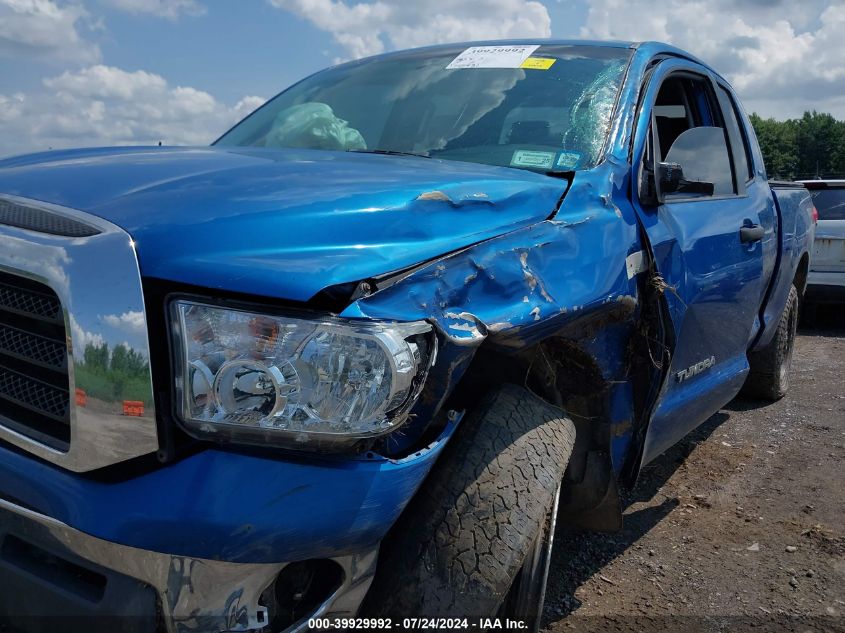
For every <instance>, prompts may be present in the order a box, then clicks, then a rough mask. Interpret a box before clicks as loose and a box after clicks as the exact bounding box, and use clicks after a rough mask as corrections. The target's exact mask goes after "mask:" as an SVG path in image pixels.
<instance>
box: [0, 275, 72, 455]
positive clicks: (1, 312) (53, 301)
mask: <svg viewBox="0 0 845 633" xmlns="http://www.w3.org/2000/svg"><path fill="white" fill-rule="evenodd" d="M0 424H2V425H4V426H6V427H8V428H10V429H12V430H14V431H16V432H18V433H21V434H22V435H26V436H28V437H30V438H32V439H34V440H36V441H39V442H41V443H43V444H47V445H48V446H51V447H53V448H56V449H58V450H67V448H68V445H69V443H70V387H69V380H68V358H67V334H66V332H65V325H64V318H63V314H62V306H61V303H60V301H59V298H58V297H57V296H56V293H55V292H53V291H52V290H51V289H50V288H48V287H47V286H45V285H44V284H41V283H38V282H36V281H33V280H30V279H26V278H24V277H19V276H16V275H11V274H8V273H5V272H0Z"/></svg>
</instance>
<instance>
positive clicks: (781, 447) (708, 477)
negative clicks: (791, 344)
mask: <svg viewBox="0 0 845 633" xmlns="http://www.w3.org/2000/svg"><path fill="white" fill-rule="evenodd" d="M843 313H845V308H843V309H840V310H837V311H834V310H831V311H829V312H828V313H825V314H822V313H821V312H820V314H819V320H818V322H817V325H816V327H815V328H813V329H807V328H804V329H802V330H801V331H800V332H799V337H798V339H797V343H796V350H795V356H794V359H793V365H792V385H791V388H790V391H789V393H788V395H787V396H786V397H785V398H784V399H783V400H781V401H779V402H776V403H774V404H765V403H760V402H754V401H750V400H744V399H737V400H735V401H734V402H731V403H730V404H729V405H728V406H727V407H725V408H724V409H723V410H722V411H719V412H718V413H717V414H715V415H714V416H713V417H712V418H710V419H709V420H708V421H707V422H706V423H705V424H704V425H702V427H700V428H699V429H698V430H697V431H696V432H695V433H693V434H692V435H690V436H689V437H688V438H687V439H685V440H684V441H683V442H681V443H680V444H678V445H677V446H675V447H674V448H673V449H672V450H670V451H669V452H668V453H666V454H665V455H663V456H662V457H660V458H659V459H657V460H656V461H655V462H653V463H652V464H650V465H649V466H648V467H647V468H646V469H645V470H644V472H643V474H642V475H641V477H640V481H639V482H638V483H637V486H636V488H635V489H634V490H633V491H631V493H630V494H629V496H628V499H627V500H626V506H627V507H626V510H625V528H624V530H623V531H622V532H619V533H616V534H598V533H572V532H566V531H565V530H560V531H559V532H558V533H557V535H556V544H555V550H554V553H553V559H552V563H551V572H550V578H549V587H548V593H547V598H546V609H545V614H544V616H545V617H544V623H545V626H546V631H550V632H563V631H577V632H581V631H613V632H627V631H632V632H633V631H652V630H653V631H658V630H659V631H694V632H697V631H701V632H708V633H709V632H710V631H713V632H715V631H720V632H721V631H755V632H759V631H796V632H800V633H804V632H809V631H812V632H816V631H819V632H821V631H824V632H828V631H839V632H845V317H843Z"/></svg>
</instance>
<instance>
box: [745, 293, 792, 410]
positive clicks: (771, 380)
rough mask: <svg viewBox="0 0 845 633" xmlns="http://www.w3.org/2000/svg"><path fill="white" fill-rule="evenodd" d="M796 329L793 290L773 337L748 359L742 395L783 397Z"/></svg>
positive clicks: (787, 387)
mask: <svg viewBox="0 0 845 633" xmlns="http://www.w3.org/2000/svg"><path fill="white" fill-rule="evenodd" d="M797 328H798V290H796V289H795V286H792V287H790V289H789V297H788V298H787V300H786V306H785V307H784V309H783V314H781V317H780V321H779V322H778V329H777V331H776V332H775V335H774V337H773V338H772V340H771V341H770V342H769V344H768V345H766V347H764V348H763V349H761V350H759V351H757V352H751V353H750V354H749V355H748V363H749V365H751V371H750V372H749V374H748V378H746V380H745V385H744V386H743V389H742V390H743V393H744V394H745V395H748V396H751V397H753V398H761V399H764V400H772V401H774V400H780V399H781V398H783V397H784V396H785V395H786V392H787V391H788V390H789V368H790V366H791V364H792V351H793V348H794V347H795V331H796V329H797Z"/></svg>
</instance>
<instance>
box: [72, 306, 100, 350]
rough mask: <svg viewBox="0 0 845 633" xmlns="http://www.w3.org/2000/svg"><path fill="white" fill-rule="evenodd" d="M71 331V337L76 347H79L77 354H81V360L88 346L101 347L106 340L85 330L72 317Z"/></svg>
mask: <svg viewBox="0 0 845 633" xmlns="http://www.w3.org/2000/svg"><path fill="white" fill-rule="evenodd" d="M70 329H71V337H72V340H73V343H74V345H77V344H78V345H77V347H76V349H77V354H79V355H80V356H79V357H80V358H81V357H82V356H81V353H82V350H84V349H85V348H86V347H88V345H93V346H94V347H100V346H101V345H103V343H105V342H106V340H105V339H104V338H103V336H102V335H101V334H95V333H93V332H89V331H88V330H86V329H84V328H83V327H82V326H81V325H79V323H77V321H76V319H75V318H74V316H73V315H72V314H71V315H70Z"/></svg>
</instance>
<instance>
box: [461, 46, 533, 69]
mask: <svg viewBox="0 0 845 633" xmlns="http://www.w3.org/2000/svg"><path fill="white" fill-rule="evenodd" d="M538 48H540V45H539V44H532V45H530V46H472V47H470V48H468V49H466V50H465V51H464V52H463V53H461V54H460V55H458V56H457V57H456V58H455V59H453V60H452V61H451V63H450V64H449V65H448V66H446V70H456V69H459V68H519V67H520V66H522V64H523V62H525V60H527V59H528V58H529V57H531V54H532V53H533V52H534V51H536V50H537V49H538Z"/></svg>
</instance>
